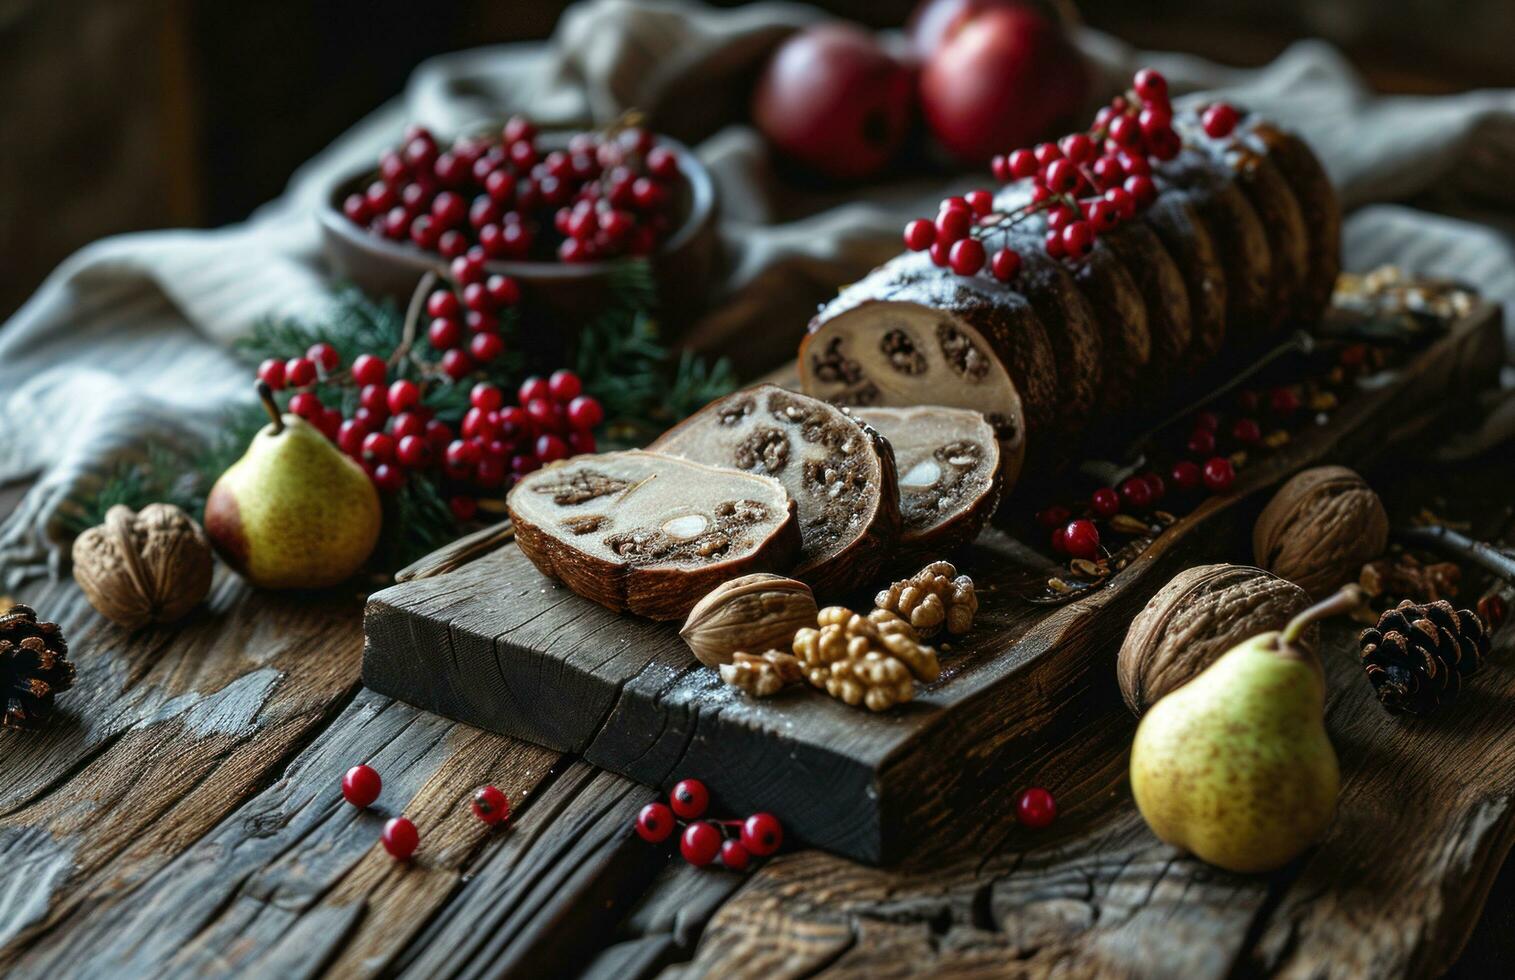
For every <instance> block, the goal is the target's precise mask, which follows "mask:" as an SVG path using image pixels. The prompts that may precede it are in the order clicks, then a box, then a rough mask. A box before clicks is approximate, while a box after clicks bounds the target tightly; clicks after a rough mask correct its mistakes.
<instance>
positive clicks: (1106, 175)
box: [1089, 156, 1126, 190]
mask: <svg viewBox="0 0 1515 980" xmlns="http://www.w3.org/2000/svg"><path fill="white" fill-rule="evenodd" d="M1089 169H1090V171H1091V172H1092V173H1093V174H1094V185H1095V186H1096V187H1098V188H1099V189H1100V190H1105V189H1108V188H1112V187H1119V186H1120V182H1121V181H1122V180H1124V179H1125V177H1126V171H1125V170H1124V169H1123V168H1122V167H1121V165H1120V160H1118V159H1116V158H1115V157H1111V156H1104V157H1100V158H1099V159H1098V160H1095V161H1094V164H1093V166H1091V167H1090V168H1089Z"/></svg>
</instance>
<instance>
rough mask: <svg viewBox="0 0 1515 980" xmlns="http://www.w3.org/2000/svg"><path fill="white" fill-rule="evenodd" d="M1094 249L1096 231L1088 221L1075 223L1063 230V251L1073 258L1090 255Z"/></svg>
mask: <svg viewBox="0 0 1515 980" xmlns="http://www.w3.org/2000/svg"><path fill="white" fill-rule="evenodd" d="M1093 248H1094V229H1092V228H1090V227H1089V222H1087V221H1075V222H1073V223H1072V224H1070V225H1068V227H1066V228H1064V229H1063V250H1064V251H1065V252H1066V253H1067V254H1068V255H1070V256H1072V257H1073V258H1081V257H1082V256H1085V255H1088V254H1089V251H1090V250H1091V249H1093Z"/></svg>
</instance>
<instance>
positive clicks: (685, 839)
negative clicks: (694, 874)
mask: <svg viewBox="0 0 1515 980" xmlns="http://www.w3.org/2000/svg"><path fill="white" fill-rule="evenodd" d="M720 850H721V832H720V831H719V830H717V829H716V827H715V824H713V823H707V822H705V821H704V820H699V821H696V822H694V823H692V824H690V825H689V826H687V827H685V828H684V835H683V836H682V837H680V838H679V853H681V854H683V855H684V860H685V861H688V862H689V863H690V864H692V865H694V866H695V867H696V868H703V867H704V866H705V865H707V864H709V863H710V862H711V861H714V860H715V856H716V855H717V854H718V853H720Z"/></svg>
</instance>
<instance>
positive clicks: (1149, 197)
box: [1125, 174, 1157, 208]
mask: <svg viewBox="0 0 1515 980" xmlns="http://www.w3.org/2000/svg"><path fill="white" fill-rule="evenodd" d="M1125 191H1126V193H1127V194H1130V195H1131V196H1132V197H1133V198H1134V199H1135V200H1136V206H1137V207H1139V208H1144V207H1146V206H1147V205H1149V204H1151V203H1152V202H1153V201H1155V200H1156V199H1157V185H1156V184H1154V183H1152V178H1151V177H1148V176H1146V175H1145V174H1137V175H1136V176H1134V177H1127V178H1126V183H1125Z"/></svg>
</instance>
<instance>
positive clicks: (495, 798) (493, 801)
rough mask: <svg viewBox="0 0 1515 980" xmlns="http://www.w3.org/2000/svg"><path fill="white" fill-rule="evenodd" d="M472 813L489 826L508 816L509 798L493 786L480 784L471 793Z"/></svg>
mask: <svg viewBox="0 0 1515 980" xmlns="http://www.w3.org/2000/svg"><path fill="white" fill-rule="evenodd" d="M471 809H472V810H473V815H474V816H476V817H478V818H479V819H480V820H482V821H484V822H485V823H487V824H489V825H490V826H491V827H492V826H494V825H495V824H498V823H500V822H502V821H504V820H506V819H508V818H509V817H510V800H509V799H507V798H506V796H505V794H504V793H503V792H502V791H501V790H500V789H498V788H497V787H494V786H481V787H479V789H478V790H476V791H475V792H474V794H473V803H472V806H471Z"/></svg>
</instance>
